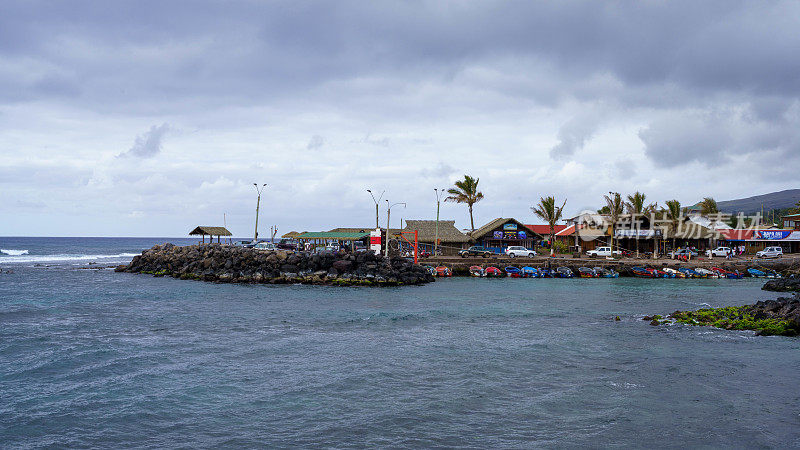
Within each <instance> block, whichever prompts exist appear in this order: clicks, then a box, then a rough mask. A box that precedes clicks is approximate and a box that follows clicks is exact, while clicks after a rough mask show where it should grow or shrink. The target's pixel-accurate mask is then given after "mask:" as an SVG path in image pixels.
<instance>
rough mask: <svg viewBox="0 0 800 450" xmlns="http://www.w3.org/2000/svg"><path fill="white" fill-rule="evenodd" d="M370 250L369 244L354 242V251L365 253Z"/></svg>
mask: <svg viewBox="0 0 800 450" xmlns="http://www.w3.org/2000/svg"><path fill="white" fill-rule="evenodd" d="M368 249H369V247H367V244H365V243H363V242H361V241H355V242H353V250H354V251H356V252H365V251H367V250H368Z"/></svg>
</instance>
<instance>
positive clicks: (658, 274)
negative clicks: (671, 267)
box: [648, 269, 670, 278]
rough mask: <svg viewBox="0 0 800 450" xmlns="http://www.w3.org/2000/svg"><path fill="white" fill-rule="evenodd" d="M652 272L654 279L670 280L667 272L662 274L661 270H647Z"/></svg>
mask: <svg viewBox="0 0 800 450" xmlns="http://www.w3.org/2000/svg"><path fill="white" fill-rule="evenodd" d="M648 270H652V271H653V276H654V277H655V278H670V274H669V273H668V272H664V271H663V270H658V269H648Z"/></svg>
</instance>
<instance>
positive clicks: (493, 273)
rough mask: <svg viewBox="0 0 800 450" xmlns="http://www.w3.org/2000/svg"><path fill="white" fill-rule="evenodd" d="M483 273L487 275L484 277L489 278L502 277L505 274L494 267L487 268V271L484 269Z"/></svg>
mask: <svg viewBox="0 0 800 450" xmlns="http://www.w3.org/2000/svg"><path fill="white" fill-rule="evenodd" d="M483 272H484V273H485V274H486V275H484V276H487V277H502V276H503V272H502V271H501V270H500V269H498V268H497V267H494V266H489V267H487V268H486V269H484V271H483Z"/></svg>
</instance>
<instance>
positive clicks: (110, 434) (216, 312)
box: [0, 237, 800, 449]
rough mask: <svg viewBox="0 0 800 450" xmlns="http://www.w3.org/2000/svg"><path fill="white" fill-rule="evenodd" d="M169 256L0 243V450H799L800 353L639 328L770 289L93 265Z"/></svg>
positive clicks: (775, 340) (144, 244)
mask: <svg viewBox="0 0 800 450" xmlns="http://www.w3.org/2000/svg"><path fill="white" fill-rule="evenodd" d="M165 241H167V239H155V238H154V239H129V238H3V237H0V268H2V269H1V270H2V273H0V448H40V447H48V448H130V447H136V448H159V449H161V448H186V447H223V448H296V447H336V448H364V447H393V448H403V447H405V448H409V447H412V448H419V447H424V448H429V447H448V448H453V447H459V448H531V447H558V448H561V447H594V448H599V447H600V448H602V447H626V448H627V447H639V448H661V447H668V448H687V447H689V448H694V447H715V448H719V447H725V448H730V447H734V448H753V447H767V448H769V447H776V448H790V447H795V448H796V447H800V339H797V338H786V337H757V336H755V335H754V334H753V333H752V332H739V331H724V330H717V329H711V328H700V327H687V326H683V325H674V326H659V327H654V326H650V325H649V324H648V322H645V321H642V320H641V318H642V316H644V315H649V314H668V313H670V312H672V311H674V310H676V309H682V310H685V309H697V308H701V307H706V306H713V307H717V306H726V305H742V304H748V303H753V302H755V301H757V300H764V299H770V298H776V297H777V296H778V294H775V293H769V292H764V291H761V290H760V288H761V285H762V284H763V281H759V280H755V279H744V280H679V279H678V280H675V279H673V280H669V279H655V280H643V279H630V278H620V279H572V280H562V279H494V280H492V279H471V278H460V279H447V280H440V281H437V282H436V283H433V284H430V285H426V286H411V287H400V288H337V287H320V286H261V285H259V286H251V285H229V284H211V283H204V282H197V281H181V280H176V279H172V278H154V277H152V276H149V275H135V274H123V273H114V272H113V271H112V270H109V269H96V268H94V267H97V266H104V265H110V264H119V263H123V262H126V261H129V260H130V258H131V256H132V255H134V254H138V253H139V252H141V251H142V250H143V249H145V248H149V247H151V246H152V245H154V244H156V243H163V242H165ZM169 241H171V242H173V243H175V244H187V243H193V242H195V240H194V239H192V240H189V239H183V240H182V239H169ZM90 263H97V264H90ZM615 316H619V317H620V318H621V321H618V322H617V321H614V320H613V319H614V317H615Z"/></svg>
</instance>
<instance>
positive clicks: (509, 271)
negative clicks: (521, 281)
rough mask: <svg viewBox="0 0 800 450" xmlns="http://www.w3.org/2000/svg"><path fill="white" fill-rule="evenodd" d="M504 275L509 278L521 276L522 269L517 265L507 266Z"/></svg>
mask: <svg viewBox="0 0 800 450" xmlns="http://www.w3.org/2000/svg"><path fill="white" fill-rule="evenodd" d="M506 275H508V276H509V277H510V278H520V277H522V271H521V270H519V267H514V266H508V267H506Z"/></svg>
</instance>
